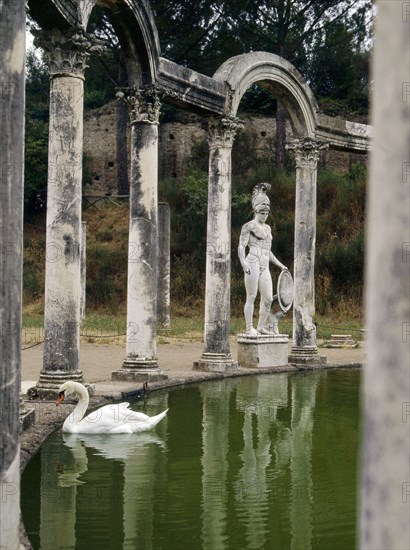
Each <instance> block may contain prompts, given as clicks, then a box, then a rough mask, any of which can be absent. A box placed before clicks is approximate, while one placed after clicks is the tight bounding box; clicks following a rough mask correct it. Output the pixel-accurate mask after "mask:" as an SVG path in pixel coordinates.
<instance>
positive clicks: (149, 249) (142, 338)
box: [112, 86, 166, 381]
mask: <svg viewBox="0 0 410 550" xmlns="http://www.w3.org/2000/svg"><path fill="white" fill-rule="evenodd" d="M119 95H120V97H122V98H123V99H124V100H125V101H126V103H127V104H128V106H129V107H130V113H131V174H130V228H129V247H128V287H127V338H126V339H127V343H126V357H125V359H124V363H123V367H122V369H120V370H118V371H115V372H113V373H112V379H113V380H129V381H137V380H140V381H145V380H158V379H162V378H166V376H165V375H164V374H163V373H162V371H161V370H160V369H159V367H158V358H157V271H158V241H157V239H158V124H159V111H160V106H161V102H160V93H159V91H158V89H157V88H156V87H155V86H147V87H146V88H143V89H138V88H129V89H128V90H126V91H125V93H124V92H120V93H119Z"/></svg>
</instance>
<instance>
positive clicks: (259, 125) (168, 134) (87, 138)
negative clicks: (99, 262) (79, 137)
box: [84, 102, 366, 195]
mask: <svg viewBox="0 0 410 550" xmlns="http://www.w3.org/2000/svg"><path fill="white" fill-rule="evenodd" d="M184 116H185V118H187V121H186V122H168V123H162V124H160V125H159V166H158V171H159V179H165V178H178V177H182V176H184V175H185V174H186V172H187V168H188V164H187V158H188V157H189V154H190V152H191V147H192V144H193V143H195V142H198V141H201V140H203V139H204V138H205V137H206V131H205V129H204V128H203V124H202V120H201V119H200V118H198V117H196V116H194V115H192V116H190V117H189V116H188V117H187V116H186V115H184ZM275 126H276V121H275V118H268V117H258V118H253V119H246V120H245V131H246V130H249V131H251V132H253V133H254V134H255V136H256V151H257V152H259V153H260V154H263V152H264V151H266V150H267V149H271V148H272V143H274V136H275ZM287 133H288V136H289V138H291V137H292V132H291V128H290V125H289V126H288V128H287ZM84 151H85V153H86V154H87V155H88V157H89V160H90V169H91V172H92V176H93V177H92V182H91V183H90V184H87V185H86V186H85V189H84V194H86V195H106V194H111V195H116V194H117V193H118V191H117V159H116V114H115V103H114V102H113V103H110V104H108V105H105V106H104V107H102V108H100V109H96V110H93V111H89V112H87V113H86V115H85V120H84ZM356 162H361V163H365V162H366V156H365V155H362V154H354V153H346V152H343V151H335V150H326V151H324V152H322V153H321V159H320V164H321V166H324V167H327V168H333V169H335V170H337V171H340V172H348V171H349V170H350V168H351V167H352V165H353V164H354V163H356Z"/></svg>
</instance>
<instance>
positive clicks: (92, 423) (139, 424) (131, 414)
mask: <svg viewBox="0 0 410 550" xmlns="http://www.w3.org/2000/svg"><path fill="white" fill-rule="evenodd" d="M71 394H75V395H78V397H79V401H78V403H77V405H76V407H75V409H74V410H73V412H72V413H71V414H70V415H69V416H68V417H67V418H66V419H65V421H64V424H63V432H68V433H77V434H102V433H104V434H124V433H136V432H144V431H146V430H150V429H151V428H153V427H154V426H156V425H157V424H158V422H159V421H160V420H162V419H163V418H164V416H165V415H166V414H167V412H168V409H167V410H166V411H163V412H162V413H160V414H157V415H156V416H147V415H146V414H144V413H141V412H136V411H133V410H132V409H130V408H129V403H125V402H124V403H113V404H112V405H105V406H104V407H100V408H99V409H97V410H95V411H93V412H92V413H91V414H89V415H88V416H86V417H84V415H85V412H86V410H87V407H88V403H89V401H90V398H89V395H88V391H87V389H86V388H85V387H84V386H83V385H82V384H80V383H79V382H73V381H72V380H69V381H68V382H64V384H62V385H61V386H60V389H59V390H58V398H57V400H56V405H59V404H60V403H61V402H62V401H64V399H65V398H66V397H67V396H69V395H71Z"/></svg>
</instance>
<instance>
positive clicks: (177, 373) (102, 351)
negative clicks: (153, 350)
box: [21, 337, 365, 399]
mask: <svg viewBox="0 0 410 550" xmlns="http://www.w3.org/2000/svg"><path fill="white" fill-rule="evenodd" d="M290 345H291V343H289V346H290ZM319 345H320V342H319ZM203 346H204V345H203V343H202V342H191V341H183V340H176V341H175V343H170V344H159V346H158V362H159V366H160V368H161V370H162V371H163V372H164V374H166V375H167V376H168V380H165V381H163V382H155V383H152V384H151V386H152V387H156V386H160V387H164V386H170V385H175V384H182V383H187V382H193V381H201V380H206V379H210V378H220V377H224V376H226V375H225V374H220V373H205V372H200V371H194V370H193V363H194V361H197V360H198V359H199V358H200V356H201V353H202V351H203ZM231 351H232V356H233V357H234V358H235V359H236V341H235V338H234V337H233V338H232V342H231ZM319 353H320V355H325V356H326V357H327V364H324V365H319V366H315V368H326V367H327V368H329V367H353V366H359V365H362V364H363V360H364V355H365V343H364V342H360V345H359V347H358V348H341V349H333V348H319ZM124 357H125V348H124V346H122V345H115V344H114V345H110V344H90V343H81V348H80V366H81V369H82V371H83V374H84V380H85V382H87V383H91V384H95V393H96V395H105V396H107V397H108V396H110V397H113V398H115V399H117V398H122V397H123V395H122V394H123V393H127V392H130V391H132V390H133V389H135V388H139V387H141V385H142V384H141V383H140V384H138V383H135V382H113V381H111V372H112V371H115V370H118V369H119V368H121V365H122V361H123V359H124ZM42 358H43V344H41V345H39V346H36V347H32V348H29V349H26V350H24V351H22V377H21V379H22V391H23V393H25V391H27V389H28V388H29V387H31V386H33V385H34V384H35V383H36V382H37V380H38V377H39V374H40V370H41V368H42ZM303 368H306V367H303ZM283 370H289V371H293V370H300V368H299V367H294V366H290V365H289V366H287V367H275V368H268V369H247V370H245V369H239V371H238V372H236V373H234V375H235V376H236V375H238V374H239V375H240V374H248V375H249V374H262V373H266V372H269V373H270V372H275V371H283Z"/></svg>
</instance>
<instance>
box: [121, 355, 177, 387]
mask: <svg viewBox="0 0 410 550" xmlns="http://www.w3.org/2000/svg"><path fill="white" fill-rule="evenodd" d="M167 379H168V376H167V375H166V374H164V373H163V372H162V370H161V369H160V368H159V367H158V361H157V359H145V358H144V359H141V358H130V357H126V358H125V359H124V362H123V364H122V368H121V369H120V370H116V371H113V372H112V373H111V380H113V381H120V382H155V381H156V380H167Z"/></svg>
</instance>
